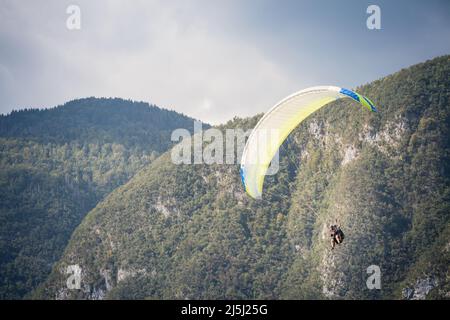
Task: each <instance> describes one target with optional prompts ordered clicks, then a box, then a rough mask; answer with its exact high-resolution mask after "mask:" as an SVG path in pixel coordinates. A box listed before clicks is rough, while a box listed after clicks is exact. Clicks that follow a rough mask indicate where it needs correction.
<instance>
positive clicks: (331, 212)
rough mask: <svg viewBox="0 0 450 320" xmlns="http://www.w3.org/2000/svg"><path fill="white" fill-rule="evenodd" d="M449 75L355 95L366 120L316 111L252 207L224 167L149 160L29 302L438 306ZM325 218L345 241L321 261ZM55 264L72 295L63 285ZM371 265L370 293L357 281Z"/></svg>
mask: <svg viewBox="0 0 450 320" xmlns="http://www.w3.org/2000/svg"><path fill="white" fill-rule="evenodd" d="M449 74H450V56H443V57H439V58H436V59H433V60H431V61H427V62H425V63H421V64H418V65H415V66H412V67H410V68H407V69H404V70H401V71H399V72H397V73H395V74H393V75H390V76H388V77H386V78H383V79H380V80H377V81H374V82H372V83H370V84H367V85H364V86H362V87H359V88H357V91H358V92H360V93H361V94H364V95H365V96H368V97H370V98H371V100H372V101H373V102H374V103H375V105H376V106H377V107H378V109H379V110H380V112H379V113H378V114H374V113H369V112H366V110H363V109H360V108H359V107H358V106H357V105H356V104H355V103H354V102H352V101H350V100H341V101H337V102H334V103H332V104H330V105H329V106H327V107H325V108H323V109H321V110H320V111H319V112H317V113H316V114H314V115H313V116H312V117H310V118H309V119H308V120H307V121H306V122H305V123H303V124H302V125H301V126H300V127H299V128H297V129H296V130H295V132H293V134H292V135H291V137H290V138H289V139H288V140H287V142H286V143H285V144H284V145H283V147H282V148H281V155H280V161H281V168H280V171H279V172H278V174H277V175H275V176H273V177H268V178H267V179H266V182H265V186H264V192H263V194H264V200H263V201H255V200H252V199H250V198H249V197H248V196H247V195H246V194H245V193H244V191H243V189H242V186H241V182H240V177H239V173H238V172H239V168H238V166H237V165H175V164H173V163H172V162H171V159H170V153H165V154H163V155H162V156H161V157H159V158H158V159H156V160H155V161H154V162H152V163H151V164H150V165H148V166H147V167H146V168H145V169H143V170H142V171H140V172H139V174H137V175H136V176H134V177H133V178H132V179H131V180H130V181H129V182H128V183H126V184H125V185H123V186H121V187H120V188H118V189H116V190H115V191H113V192H112V193H111V194H109V195H108V197H107V198H106V199H105V200H104V201H102V202H101V203H99V204H98V205H97V206H96V207H95V208H94V209H93V210H92V211H91V212H90V213H89V214H88V215H87V216H86V217H85V219H84V220H83V222H82V223H81V224H80V225H79V227H78V228H77V229H76V230H75V232H74V233H73V235H72V237H71V240H70V242H69V244H68V246H67V247H66V250H65V252H64V255H63V256H62V258H61V259H60V261H59V262H58V263H57V264H56V265H55V266H54V268H53V271H52V273H51V275H50V276H49V278H48V279H47V281H46V282H45V283H44V284H43V285H42V286H40V288H39V289H38V290H37V291H36V292H35V293H34V297H36V298H47V299H69V298H79V299H99V298H100V299H101V298H175V299H185V298H188V299H189V298H191V299H201V298H203V299H238V298H241V299H267V298H282V299H283V298H288V299H304V298H316V299H317V298H319V299H320V298H324V299H326V298H330V299H384V298H396V299H402V298H404V299H423V298H449V296H450V293H449V292H450V288H449V283H450V282H449V279H448V277H449V265H450V264H449V261H450V220H449V218H450V214H449V213H450V183H449V182H450V170H449V169H450V159H449V158H450V141H449V139H448V137H449V133H450V132H449V128H450V101H449V97H450V79H449V77H448V75H449ZM256 121H257V117H255V118H252V119H235V120H234V121H232V122H229V123H227V124H226V125H225V126H221V127H220V129H224V128H229V127H237V128H252V127H253V126H254V125H255V123H256ZM336 219H339V221H340V223H341V224H342V227H343V230H344V232H345V235H346V237H345V240H344V243H343V244H342V245H340V246H339V247H338V248H336V249H335V250H334V251H333V252H331V251H330V244H329V236H328V235H327V227H328V226H329V224H330V223H332V222H334V221H335V220H336ZM69 265H78V266H79V267H80V268H81V270H82V272H81V289H78V290H77V289H69V288H68V287H67V283H66V281H67V278H68V274H67V273H66V271H67V267H68V266H69ZM372 265H376V266H378V267H379V268H380V270H381V288H380V289H370V288H369V287H367V285H366V280H367V278H368V277H369V274H367V268H368V267H369V266H372Z"/></svg>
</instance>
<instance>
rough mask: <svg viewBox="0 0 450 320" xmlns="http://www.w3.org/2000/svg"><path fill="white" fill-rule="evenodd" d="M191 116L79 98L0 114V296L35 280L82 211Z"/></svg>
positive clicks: (14, 294) (23, 291) (22, 290)
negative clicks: (51, 106) (52, 105)
mask: <svg viewBox="0 0 450 320" xmlns="http://www.w3.org/2000/svg"><path fill="white" fill-rule="evenodd" d="M192 127H193V119H192V118H189V117H186V116H184V115H181V114H178V113H176V112H174V111H169V110H164V109H160V108H158V107H156V106H150V105H148V104H147V103H143V102H133V101H129V100H128V101H126V100H122V99H106V98H101V99H97V98H86V99H78V100H74V101H71V102H68V103H66V104H64V105H62V106H58V107H55V108H51V109H44V110H37V109H27V110H21V111H13V112H12V113H10V114H8V115H2V116H0V298H2V299H11V298H21V297H24V296H25V295H27V294H28V293H29V292H30V291H31V290H33V289H34V288H35V287H36V286H37V285H38V284H39V283H40V282H42V281H43V280H44V279H45V278H46V277H47V275H48V273H49V272H50V270H51V267H52V264H53V263H54V262H55V261H56V260H58V258H59V256H60V255H61V253H62V251H63V249H64V247H65V246H66V244H67V241H68V239H69V237H70V235H71V233H72V232H73V230H74V229H75V227H76V226H77V225H78V224H79V223H80V221H81V220H82V218H83V217H84V215H85V214H86V213H87V212H89V210H90V209H92V208H93V207H94V206H95V205H96V204H97V202H98V201H100V200H101V199H102V198H103V197H104V196H105V195H106V194H108V193H109V192H110V191H112V190H113V189H115V188H116V187H118V186H120V185H121V184H123V183H125V182H126V181H127V180H128V179H129V178H130V177H131V176H133V174H134V173H136V172H137V171H138V170H140V169H141V168H142V167H144V166H145V165H147V164H149V163H150V162H151V161H152V160H153V159H155V158H156V157H157V156H158V155H159V154H160V153H161V152H163V151H165V150H167V149H168V148H169V147H170V146H171V145H172V142H171V141H170V135H171V132H172V131H173V130H174V129H176V128H186V129H189V130H191V131H192Z"/></svg>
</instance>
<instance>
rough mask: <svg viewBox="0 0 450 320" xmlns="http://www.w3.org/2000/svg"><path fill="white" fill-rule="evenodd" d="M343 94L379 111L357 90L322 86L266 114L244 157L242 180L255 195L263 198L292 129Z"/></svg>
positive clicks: (295, 97)
mask: <svg viewBox="0 0 450 320" xmlns="http://www.w3.org/2000/svg"><path fill="white" fill-rule="evenodd" d="M343 97H350V98H352V99H354V100H355V101H358V102H360V103H361V104H362V105H364V106H365V107H367V108H368V109H369V110H371V111H376V108H375V106H374V105H373V103H372V101H370V100H369V99H368V98H366V97H364V96H362V95H360V94H358V93H356V92H353V91H351V90H347V89H343V88H340V87H334V86H321V87H312V88H308V89H305V90H302V91H299V92H297V93H294V94H293V95H290V96H289V97H287V98H285V99H283V100H282V101H281V102H279V103H277V104H276V105H275V106H274V107H273V108H272V109H270V110H269V111H268V112H267V113H266V114H264V116H263V117H262V118H261V120H259V122H258V123H257V124H256V126H255V128H254V129H253V131H252V132H251V134H250V136H249V138H248V140H247V143H246V145H245V148H244V151H243V154H242V159H241V179H242V183H243V185H244V188H245V191H246V192H247V193H248V194H249V195H250V196H251V197H253V198H255V199H260V198H261V196H262V189H263V184H264V178H265V175H266V172H267V169H268V167H269V165H270V162H271V161H272V159H273V157H274V155H275V154H276V152H277V150H278V149H279V147H280V146H281V144H282V143H283V142H284V140H285V139H286V138H287V136H288V135H289V134H290V133H291V132H292V130H294V129H295V128H296V127H297V126H298V125H299V124H300V123H301V122H302V121H303V120H305V119H306V118H307V117H308V116H309V115H311V114H312V113H313V112H315V111H317V110H318V109H320V108H321V107H323V106H324V105H326V104H328V103H330V102H332V101H334V100H337V99H340V98H343Z"/></svg>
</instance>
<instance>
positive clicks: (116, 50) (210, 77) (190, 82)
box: [1, 1, 290, 123]
mask: <svg viewBox="0 0 450 320" xmlns="http://www.w3.org/2000/svg"><path fill="white" fill-rule="evenodd" d="M8 4H9V5H10V6H11V10H12V12H9V14H13V15H14V16H16V15H18V16H19V17H20V19H18V20H16V21H27V23H26V24H25V25H24V26H23V28H20V27H21V26H20V25H17V24H15V23H14V21H8V24H7V25H6V26H5V25H3V26H2V27H3V28H5V27H6V28H7V29H8V32H11V33H13V34H14V36H13V37H11V35H9V40H8V41H9V42H10V43H9V46H10V47H11V48H12V47H14V45H17V44H21V43H22V44H23V45H24V46H25V48H26V50H29V51H30V55H27V56H25V57H24V59H29V60H30V59H31V60H32V61H28V62H29V63H30V65H29V68H28V69H26V70H23V69H21V68H20V64H21V63H22V61H18V62H17V64H9V65H6V66H4V65H3V67H2V75H1V77H2V81H4V82H5V81H8V83H10V82H11V79H8V80H5V76H4V75H3V74H4V73H7V72H8V70H9V71H10V72H12V73H14V74H15V75H16V78H15V79H14V80H13V83H12V84H11V86H12V87H15V88H16V89H15V90H13V92H10V93H9V95H10V96H12V97H11V101H10V102H9V103H12V104H13V105H12V106H3V107H7V108H10V107H15V108H17V107H24V106H52V105H55V104H58V103H62V102H64V101H66V100H68V99H73V98H77V97H84V96H92V95H93V96H117V97H123V98H131V99H135V100H144V101H148V102H150V103H154V104H157V105H160V106H163V107H167V108H171V109H175V110H177V111H179V112H183V113H185V114H188V115H190V116H193V117H196V118H199V119H201V120H204V121H207V122H211V123H221V122H224V121H226V120H228V119H230V118H232V117H233V116H235V115H242V116H248V115H253V114H255V113H256V112H260V111H262V110H265V109H267V108H269V107H270V104H271V103H273V102H276V100H277V99H279V98H280V97H282V96H283V95H284V94H287V93H289V92H288V91H287V90H286V88H287V87H289V82H290V79H289V77H288V76H287V74H286V73H285V72H283V69H282V68H281V67H280V66H278V65H276V64H275V63H273V62H272V61H270V59H268V58H267V57H265V56H264V52H261V51H260V50H258V49H257V48H256V47H253V46H252V43H251V42H247V41H243V39H239V38H236V37H231V36H230V35H229V34H227V33H226V32H223V33H221V32H216V31H211V29H210V28H209V25H208V24H209V23H211V21H208V16H207V12H195V11H194V10H193V9H192V8H190V7H189V6H188V5H186V4H184V2H182V3H178V4H174V3H172V4H171V5H166V1H160V2H159V1H155V2H145V1H137V2H133V5H130V4H129V2H128V1H126V2H125V1H113V2H108V6H102V5H101V4H99V3H98V2H97V3H95V4H91V3H90V2H80V3H79V6H80V8H81V17H82V24H81V26H82V29H81V30H80V31H69V30H67V29H66V28H65V20H64V19H65V18H66V17H67V15H66V13H65V8H66V6H64V5H61V4H60V5H56V4H55V3H50V2H46V3H45V4H46V5H45V8H42V7H40V5H39V4H37V3H28V5H29V6H27V7H26V8H25V6H23V5H21V4H20V5H16V4H12V2H11V3H8ZM69 4H70V3H69V2H68V3H67V5H69ZM47 7H50V8H52V10H47ZM3 15H4V13H3V12H2V17H3ZM37 15H42V16H37ZM47 15H48V16H47ZM14 30H19V31H14ZM215 30H216V29H215ZM21 50H24V48H22V49H21ZM31 52H32V54H31ZM37 62H39V63H37ZM19 88H20V89H19ZM21 91H22V92H23V91H24V92H27V94H26V95H22V94H20V92H21ZM205 97H207V98H205ZM268 104H269V105H268ZM205 106H207V107H205Z"/></svg>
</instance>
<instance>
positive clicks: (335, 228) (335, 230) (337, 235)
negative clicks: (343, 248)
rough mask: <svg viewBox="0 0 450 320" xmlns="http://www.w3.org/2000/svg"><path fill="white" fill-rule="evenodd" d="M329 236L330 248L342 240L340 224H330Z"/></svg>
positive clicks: (342, 234)
mask: <svg viewBox="0 0 450 320" xmlns="http://www.w3.org/2000/svg"><path fill="white" fill-rule="evenodd" d="M330 237H331V250H333V249H334V247H335V246H336V244H341V243H342V241H343V240H344V233H343V232H342V230H341V226H340V225H338V223H337V220H336V224H333V225H331V226H330Z"/></svg>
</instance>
